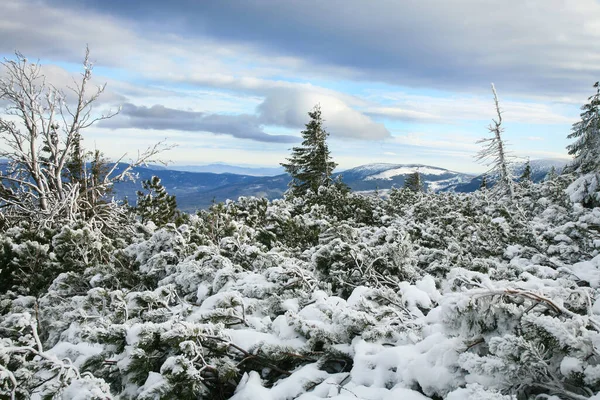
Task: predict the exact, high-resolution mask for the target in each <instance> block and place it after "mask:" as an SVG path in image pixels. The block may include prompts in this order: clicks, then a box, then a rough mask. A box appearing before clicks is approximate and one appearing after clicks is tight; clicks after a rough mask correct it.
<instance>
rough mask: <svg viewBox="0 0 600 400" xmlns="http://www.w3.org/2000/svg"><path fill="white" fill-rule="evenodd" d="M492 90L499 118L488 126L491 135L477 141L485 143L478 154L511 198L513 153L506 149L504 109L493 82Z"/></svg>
mask: <svg viewBox="0 0 600 400" xmlns="http://www.w3.org/2000/svg"><path fill="white" fill-rule="evenodd" d="M492 92H493V93H494V105H495V108H496V114H497V116H498V119H492V123H491V124H490V126H489V127H488V130H489V132H490V133H491V134H492V136H491V137H488V138H483V139H481V140H478V141H477V143H482V144H483V149H481V151H480V152H479V153H478V154H477V160H478V161H481V162H484V163H485V164H486V165H488V166H489V167H490V169H489V170H488V172H487V173H488V175H495V176H497V177H498V182H497V184H496V185H497V187H498V188H499V189H500V190H503V191H505V192H506V193H508V195H509V196H510V198H511V199H512V198H513V197H514V188H513V178H512V172H511V168H510V163H511V159H512V157H511V155H510V154H509V153H508V152H507V150H506V143H505V142H504V140H503V139H502V132H504V128H503V127H502V111H501V110H500V104H499V102H498V94H497V93H496V87H495V86H494V84H493V83H492Z"/></svg>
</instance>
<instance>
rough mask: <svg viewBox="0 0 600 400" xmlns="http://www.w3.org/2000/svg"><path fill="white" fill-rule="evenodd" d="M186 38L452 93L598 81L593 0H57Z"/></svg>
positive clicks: (599, 35)
mask: <svg viewBox="0 0 600 400" xmlns="http://www.w3.org/2000/svg"><path fill="white" fill-rule="evenodd" d="M58 3H59V4H63V5H64V4H69V6H70V7H78V8H81V9H95V10H96V11H99V12H103V13H104V12H106V13H111V14H116V15H119V16H120V17H123V18H129V19H135V20H136V21H145V22H144V23H148V24H153V26H160V29H161V30H163V31H164V32H175V33H179V34H181V35H185V36H186V37H191V36H194V35H196V36H198V37H200V36H202V37H207V36H208V37H212V38H215V39H217V40H222V41H225V42H230V43H246V44H251V45H253V46H257V47H258V48H260V49H262V50H264V51H265V52H266V53H267V54H268V53H270V54H275V55H289V56H295V57H299V58H301V59H303V60H306V61H307V63H308V64H309V65H310V64H312V65H314V69H315V70H318V68H319V67H320V66H324V65H326V66H336V67H340V68H343V69H344V71H351V73H350V75H351V76H352V77H354V78H356V79H361V80H363V79H365V80H371V81H384V82H388V83H394V84H402V85H408V86H425V87H430V88H439V89H452V90H465V91H470V90H481V91H485V90H487V87H488V84H489V82H492V81H493V82H495V83H497V85H498V87H499V88H502V89H503V91H504V92H518V93H535V94H546V95H547V94H552V93H557V94H558V93H587V92H589V91H590V85H591V84H592V83H593V82H594V81H595V80H597V79H598V76H600V62H599V61H600V50H598V46H597V43H598V40H600V29H598V22H597V21H599V20H600V4H599V3H598V2H597V1H595V0H578V1H577V2H567V1H564V0H533V1H522V0H508V1H507V0H488V1H481V0H457V1H452V2H448V1H447V0H423V1H421V0H419V1H416V0H410V1H396V2H393V1H378V0H374V1H363V0H331V1H322V0H306V1H278V0H247V1H243V2H240V1H234V0H219V1H193V0H179V1H174V2H164V1H162V0H161V1H159V0H148V1H144V2H136V1H130V2H123V1H120V0H83V1H79V0H78V1H75V0H61V1H59V2H58Z"/></svg>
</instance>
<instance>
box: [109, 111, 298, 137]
mask: <svg viewBox="0 0 600 400" xmlns="http://www.w3.org/2000/svg"><path fill="white" fill-rule="evenodd" d="M99 126H101V127H105V128H111V129H119V128H137V129H156V130H171V129H172V130H180V131H187V132H211V133H214V134H218V135H231V136H233V137H236V138H240V139H250V140H255V141H259V142H270V143H294V142H297V141H298V138H296V137H294V136H289V135H269V134H267V133H265V132H264V131H263V129H262V124H261V122H260V121H259V119H258V118H257V117H255V116H253V115H248V114H241V115H222V114H209V113H203V112H195V111H184V110H176V109H173V108H168V107H165V106H163V105H159V104H157V105H153V106H152V107H145V106H136V105H134V104H131V103H125V104H124V105H123V107H122V109H121V113H120V114H119V115H118V116H116V117H114V118H112V119H109V120H105V121H103V122H102V123H101V124H100V125H99Z"/></svg>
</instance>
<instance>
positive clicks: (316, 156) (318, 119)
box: [281, 105, 336, 196]
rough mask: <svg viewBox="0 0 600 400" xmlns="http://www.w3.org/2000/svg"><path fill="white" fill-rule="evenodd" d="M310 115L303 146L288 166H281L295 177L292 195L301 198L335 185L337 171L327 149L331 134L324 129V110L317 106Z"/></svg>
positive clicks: (297, 150) (293, 150) (295, 148)
mask: <svg viewBox="0 0 600 400" xmlns="http://www.w3.org/2000/svg"><path fill="white" fill-rule="evenodd" d="M308 115H309V116H310V121H309V122H308V123H307V124H306V129H305V130H303V131H302V138H303V139H304V141H303V142H302V145H301V146H298V147H294V148H293V149H292V155H291V157H290V158H288V159H287V161H288V162H287V163H282V164H281V165H282V166H283V167H284V168H285V170H286V171H287V173H288V174H290V176H291V177H292V180H291V182H290V184H289V187H290V190H291V192H292V194H294V195H300V196H301V195H303V194H305V193H306V192H307V191H308V190H312V191H313V192H314V193H317V192H318V190H319V187H320V186H329V185H331V184H332V182H333V181H332V179H331V175H332V173H333V170H334V169H335V167H336V163H335V162H333V161H332V160H331V155H330V153H329V148H328V146H327V136H329V134H328V133H327V131H326V130H325V128H324V127H323V123H324V120H323V117H322V116H321V107H320V106H319V105H317V106H315V108H313V110H312V111H309V113H308Z"/></svg>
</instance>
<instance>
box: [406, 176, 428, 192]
mask: <svg viewBox="0 0 600 400" xmlns="http://www.w3.org/2000/svg"><path fill="white" fill-rule="evenodd" d="M404 187H405V188H406V189H409V190H412V191H413V192H423V191H424V189H423V180H422V179H421V174H419V173H418V172H414V173H412V174H410V175H409V176H407V177H406V179H405V180H404Z"/></svg>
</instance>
